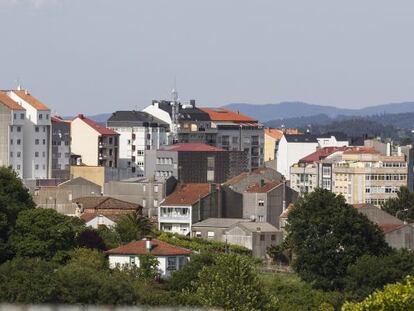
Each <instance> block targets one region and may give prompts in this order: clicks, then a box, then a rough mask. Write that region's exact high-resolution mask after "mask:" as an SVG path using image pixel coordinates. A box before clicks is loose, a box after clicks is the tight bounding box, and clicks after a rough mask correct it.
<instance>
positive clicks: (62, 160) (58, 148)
mask: <svg viewBox="0 0 414 311" xmlns="http://www.w3.org/2000/svg"><path fill="white" fill-rule="evenodd" d="M70 141H71V135H70V122H69V121H66V120H63V119H62V118H60V117H58V116H52V178H58V179H62V178H63V179H69V178H70V165H71V164H73V163H72V161H71V153H70Z"/></svg>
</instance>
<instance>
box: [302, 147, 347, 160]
mask: <svg viewBox="0 0 414 311" xmlns="http://www.w3.org/2000/svg"><path fill="white" fill-rule="evenodd" d="M345 150H347V147H324V148H320V149H317V150H316V151H315V152H313V153H311V154H309V155H307V156H306V157H304V158H302V159H300V160H299V162H307V163H310V162H316V161H319V160H322V159H325V158H326V157H328V156H330V155H331V154H333V153H335V152H337V151H345Z"/></svg>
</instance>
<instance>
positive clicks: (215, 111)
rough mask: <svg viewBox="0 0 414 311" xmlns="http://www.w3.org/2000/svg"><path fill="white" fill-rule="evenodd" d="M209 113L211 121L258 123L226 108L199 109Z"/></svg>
mask: <svg viewBox="0 0 414 311" xmlns="http://www.w3.org/2000/svg"><path fill="white" fill-rule="evenodd" d="M199 109H200V110H201V111H204V112H205V113H208V115H209V117H210V119H211V121H233V122H257V120H255V119H253V118H251V117H248V116H245V115H242V114H240V113H238V112H234V111H230V110H227V109H225V108H199Z"/></svg>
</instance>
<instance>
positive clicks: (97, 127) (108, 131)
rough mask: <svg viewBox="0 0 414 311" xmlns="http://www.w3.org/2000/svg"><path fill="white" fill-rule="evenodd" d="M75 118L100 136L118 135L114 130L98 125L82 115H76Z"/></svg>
mask: <svg viewBox="0 0 414 311" xmlns="http://www.w3.org/2000/svg"><path fill="white" fill-rule="evenodd" d="M76 118H79V119H80V120H82V121H83V122H85V123H86V124H88V125H89V126H90V127H91V128H93V129H94V130H95V131H97V132H98V133H99V134H101V135H119V134H118V133H117V132H115V131H114V130H111V129H110V128H107V127H105V126H102V125H99V124H98V123H96V122H95V121H93V120H91V119H89V118H87V117H85V116H84V115H83V114H78V116H77V117H76ZM76 118H75V119H76Z"/></svg>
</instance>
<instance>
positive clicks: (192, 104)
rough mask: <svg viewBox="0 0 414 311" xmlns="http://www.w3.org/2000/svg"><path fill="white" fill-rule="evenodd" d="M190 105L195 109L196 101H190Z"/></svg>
mask: <svg viewBox="0 0 414 311" xmlns="http://www.w3.org/2000/svg"><path fill="white" fill-rule="evenodd" d="M190 105H191V107H193V108H195V106H196V101H195V99H190Z"/></svg>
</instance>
